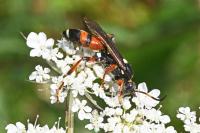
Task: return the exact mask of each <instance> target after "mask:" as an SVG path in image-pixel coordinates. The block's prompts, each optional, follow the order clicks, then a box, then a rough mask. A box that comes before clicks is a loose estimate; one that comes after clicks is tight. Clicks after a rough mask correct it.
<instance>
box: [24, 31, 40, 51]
mask: <svg viewBox="0 0 200 133" xmlns="http://www.w3.org/2000/svg"><path fill="white" fill-rule="evenodd" d="M26 44H27V46H28V47H30V48H38V47H39V44H38V35H37V34H36V33H34V32H31V33H29V35H28V37H27V39H26Z"/></svg>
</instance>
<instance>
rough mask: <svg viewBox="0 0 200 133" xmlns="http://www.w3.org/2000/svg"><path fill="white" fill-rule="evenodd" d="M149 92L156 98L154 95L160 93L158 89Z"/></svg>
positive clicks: (156, 95)
mask: <svg viewBox="0 0 200 133" xmlns="http://www.w3.org/2000/svg"><path fill="white" fill-rule="evenodd" d="M149 94H150V95H151V96H153V97H155V98H156V97H158V96H159V95H160V90H158V89H153V90H152V91H151V92H149Z"/></svg>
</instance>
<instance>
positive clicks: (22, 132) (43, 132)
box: [5, 116, 66, 133]
mask: <svg viewBox="0 0 200 133" xmlns="http://www.w3.org/2000/svg"><path fill="white" fill-rule="evenodd" d="M37 119H38V116H37V118H36V121H35V123H34V124H32V123H29V120H28V124H27V128H26V126H25V125H24V124H23V123H21V122H16V124H9V125H7V126H6V128H5V129H6V130H7V133H65V132H66V130H65V129H63V128H62V127H59V123H60V119H61V118H59V120H58V122H55V124H54V125H53V127H52V128H49V127H48V125H44V126H40V125H39V124H38V125H37Z"/></svg>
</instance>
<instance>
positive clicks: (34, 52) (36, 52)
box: [30, 49, 41, 57]
mask: <svg viewBox="0 0 200 133" xmlns="http://www.w3.org/2000/svg"><path fill="white" fill-rule="evenodd" d="M30 56H31V57H40V56H41V51H40V49H32V50H31V51H30Z"/></svg>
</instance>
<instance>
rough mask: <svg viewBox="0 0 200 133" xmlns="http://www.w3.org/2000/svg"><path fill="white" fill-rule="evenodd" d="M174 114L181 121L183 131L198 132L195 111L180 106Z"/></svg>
mask: <svg viewBox="0 0 200 133" xmlns="http://www.w3.org/2000/svg"><path fill="white" fill-rule="evenodd" d="M176 116H177V118H179V119H180V120H181V121H183V123H184V129H185V131H187V132H190V133H200V124H198V123H197V121H196V119H197V118H196V112H195V111H191V110H190V108H189V107H180V108H179V110H178V114H177V115H176ZM199 121H200V118H199Z"/></svg>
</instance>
